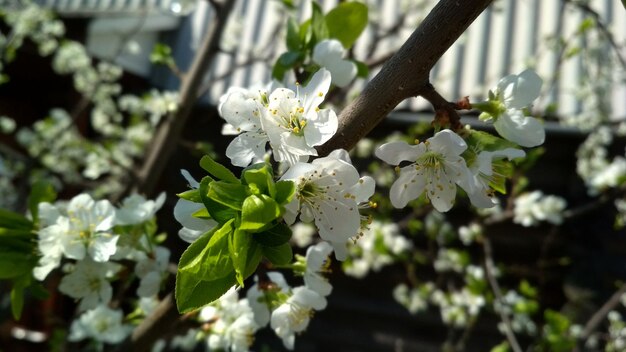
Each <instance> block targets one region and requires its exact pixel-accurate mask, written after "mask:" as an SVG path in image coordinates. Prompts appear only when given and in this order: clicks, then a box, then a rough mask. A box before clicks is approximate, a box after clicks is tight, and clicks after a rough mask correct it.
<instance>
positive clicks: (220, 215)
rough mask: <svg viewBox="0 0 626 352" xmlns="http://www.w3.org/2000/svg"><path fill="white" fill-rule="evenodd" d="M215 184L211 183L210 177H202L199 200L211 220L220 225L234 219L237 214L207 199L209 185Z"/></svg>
mask: <svg viewBox="0 0 626 352" xmlns="http://www.w3.org/2000/svg"><path fill="white" fill-rule="evenodd" d="M213 182H216V181H213V179H211V178H210V177H204V178H203V179H202V181H201V182H200V188H199V190H200V198H202V203H204V206H205V207H206V209H207V211H208V212H209V215H210V216H211V218H213V219H214V220H215V221H217V222H218V223H220V224H223V223H225V222H227V221H228V220H230V219H234V218H235V217H236V216H237V214H238V212H237V211H236V210H235V209H233V208H230V207H227V206H225V205H223V204H220V203H218V202H216V201H214V200H213V199H211V198H209V197H208V192H209V184H211V183H213Z"/></svg>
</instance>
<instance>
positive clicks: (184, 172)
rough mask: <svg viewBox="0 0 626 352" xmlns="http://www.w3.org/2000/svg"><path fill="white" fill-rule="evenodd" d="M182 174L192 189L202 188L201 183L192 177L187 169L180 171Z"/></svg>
mask: <svg viewBox="0 0 626 352" xmlns="http://www.w3.org/2000/svg"><path fill="white" fill-rule="evenodd" d="M180 174H181V175H183V177H184V178H185V180H187V183H188V184H189V187H191V188H196V189H197V188H198V187H200V183H199V182H198V181H196V179H195V178H193V176H191V174H190V173H189V171H187V170H185V169H181V170H180Z"/></svg>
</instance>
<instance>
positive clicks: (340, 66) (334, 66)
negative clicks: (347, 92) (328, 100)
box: [324, 60, 358, 88]
mask: <svg viewBox="0 0 626 352" xmlns="http://www.w3.org/2000/svg"><path fill="white" fill-rule="evenodd" d="M324 66H325V67H326V68H327V69H328V70H329V71H330V73H331V76H332V82H333V84H335V85H336V86H337V87H342V88H343V87H345V86H347V85H348V84H350V82H352V80H353V79H354V77H356V74H357V72H358V70H357V67H356V64H355V63H354V62H352V61H349V60H337V61H333V62H329V63H328V64H326V65H324Z"/></svg>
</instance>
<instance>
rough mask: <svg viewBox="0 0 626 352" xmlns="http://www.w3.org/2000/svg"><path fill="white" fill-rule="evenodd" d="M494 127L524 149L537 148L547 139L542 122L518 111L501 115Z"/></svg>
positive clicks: (504, 136) (510, 111) (509, 111)
mask: <svg viewBox="0 0 626 352" xmlns="http://www.w3.org/2000/svg"><path fill="white" fill-rule="evenodd" d="M493 126H494V127H495V128H496V131H498V133H499V134H500V135H501V136H502V137H503V138H505V139H508V140H509V141H511V142H515V143H517V144H519V145H521V146H522V147H536V146H538V145H540V144H542V143H543V142H544V140H545V138H546V132H545V131H544V129H543V125H542V124H541V122H539V120H537V119H535V118H534V117H531V116H524V115H523V114H522V112H521V111H518V110H508V111H507V113H505V114H502V115H500V117H498V119H497V120H496V121H495V122H494V123H493Z"/></svg>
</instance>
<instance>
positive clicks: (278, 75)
mask: <svg viewBox="0 0 626 352" xmlns="http://www.w3.org/2000/svg"><path fill="white" fill-rule="evenodd" d="M290 69H291V66H285V65H283V64H281V63H280V60H276V63H275V64H274V67H273V68H272V78H275V79H277V80H279V81H282V80H283V78H284V77H285V73H286V72H287V71H289V70H290Z"/></svg>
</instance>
